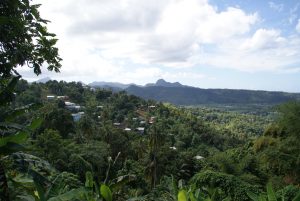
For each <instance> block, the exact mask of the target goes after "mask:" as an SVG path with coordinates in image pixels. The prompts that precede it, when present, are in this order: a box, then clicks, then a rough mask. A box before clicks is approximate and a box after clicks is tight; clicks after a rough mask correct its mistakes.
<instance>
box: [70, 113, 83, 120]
mask: <svg viewBox="0 0 300 201" xmlns="http://www.w3.org/2000/svg"><path fill="white" fill-rule="evenodd" d="M71 115H72V117H73V121H75V122H77V121H79V120H80V118H81V114H79V113H75V114H71Z"/></svg>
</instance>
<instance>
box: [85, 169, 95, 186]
mask: <svg viewBox="0 0 300 201" xmlns="http://www.w3.org/2000/svg"><path fill="white" fill-rule="evenodd" d="M93 186H94V180H93V174H92V173H91V172H90V171H88V172H86V173H85V187H87V188H93Z"/></svg>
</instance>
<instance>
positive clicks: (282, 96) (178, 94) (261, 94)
mask: <svg viewBox="0 0 300 201" xmlns="http://www.w3.org/2000/svg"><path fill="white" fill-rule="evenodd" d="M126 91H127V92H128V93H129V94H133V95H136V96H139V97H142V98H144V99H153V100H156V101H163V102H170V103H173V104H176V105H199V104H278V103H283V102H286V101H289V100H300V94H296V93H285V92H272V91H254V90H234V89H201V88H195V87H164V86H149V87H138V86H133V85H132V86H130V87H128V88H127V89H126Z"/></svg>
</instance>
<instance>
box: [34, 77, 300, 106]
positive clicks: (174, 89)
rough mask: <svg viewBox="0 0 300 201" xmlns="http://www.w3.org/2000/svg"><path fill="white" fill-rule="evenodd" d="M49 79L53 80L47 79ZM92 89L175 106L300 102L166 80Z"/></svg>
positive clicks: (279, 94)
mask: <svg viewBox="0 0 300 201" xmlns="http://www.w3.org/2000/svg"><path fill="white" fill-rule="evenodd" d="M47 80H50V79H49V78H47ZM37 82H38V81H37ZM89 86H91V87H94V88H105V89H110V90H113V91H126V92H127V93H129V94H132V95H136V96H139V97H141V98H144V99H153V100H156V101H162V102H170V103H173V104H176V105H200V104H279V103H283V102H286V101H291V100H300V93H287V92H277V91H261V90H242V89H241V90H240V89H202V88H196V87H191V86H186V85H182V84H180V83H179V82H174V83H171V82H167V81H165V80H163V79H159V80H157V82H156V83H149V84H146V85H144V86H141V85H136V84H133V83H132V84H123V83H119V82H92V83H90V84H89Z"/></svg>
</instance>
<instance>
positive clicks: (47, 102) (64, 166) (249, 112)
mask: <svg viewBox="0 0 300 201" xmlns="http://www.w3.org/2000/svg"><path fill="white" fill-rule="evenodd" d="M41 16H42V12H41V13H40V12H39V5H38V4H34V3H32V2H31V1H30V0H1V1H0V76H1V78H0V200H1V201H231V200H232V201H251V200H253V201H277V200H278V201H279V200H280V201H299V200H300V144H299V143H300V99H299V97H300V95H299V94H293V93H290V94H289V93H287V94H279V93H278V94H277V93H274V94H275V95H274V94H273V95H274V96H276V98H277V99H276V100H275V99H274V97H273V95H270V93H267V92H262V91H253V92H251V93H250V92H249V94H248V92H247V94H248V95H249V97H248V98H244V95H243V93H244V92H242V93H241V92H239V91H234V90H233V91H230V90H227V91H223V92H220V91H216V92H214V93H215V94H218V95H215V96H216V101H215V102H209V100H208V99H207V100H206V99H205V100H204V99H201V101H202V102H200V103H198V102H195V99H193V100H191V101H190V102H189V99H187V98H186V99H184V103H187V104H181V103H183V102H180V100H181V98H182V97H187V96H188V95H184V96H180V97H178V98H179V99H178V100H179V101H177V102H176V101H175V102H172V101H165V100H161V99H156V98H155V97H156V96H155V95H152V96H151V93H153V94H156V95H158V93H157V91H155V86H151V87H152V88H151V90H152V92H151V93H150V95H147V97H146V98H145V97H143V96H142V95H139V94H133V93H131V92H130V91H127V90H126V89H119V90H115V89H113V88H109V87H101V86H91V85H87V84H84V83H83V82H79V81H70V82H68V81H64V80H47V81H45V82H42V81H41V82H31V81H28V80H26V79H25V78H24V77H23V75H22V73H21V70H20V69H25V68H26V69H27V70H29V71H30V72H32V73H34V74H35V75H42V74H43V73H44V72H46V71H53V72H54V73H57V74H59V72H60V71H62V70H63V68H64V66H63V65H62V59H64V58H61V57H60V55H59V48H57V46H56V43H57V38H56V35H55V34H54V33H50V32H49V31H48V30H47V26H48V24H51V23H50V22H48V21H47V20H45V19H43V18H42V17H41ZM132 87H137V86H132ZM177 87H178V86H177ZM179 87H182V86H179ZM170 88H172V89H171V90H174V91H176V90H175V88H173V87H172V86H159V90H160V91H159V93H160V94H164V92H163V91H164V90H165V91H167V90H169V89H170ZM140 90H143V88H141V89H140ZM153 90H154V92H153ZM180 90H181V89H180ZM188 90H189V88H187V89H186V88H183V89H182V91H185V92H184V93H188ZM190 90H191V91H193V92H192V94H193V93H196V92H195V91H194V90H196V89H194V88H193V89H190ZM140 93H141V94H143V93H144V94H145V93H146V89H145V92H140ZM197 93H198V92H197ZM199 93H200V92H199ZM209 93H210V92H207V94H204V95H201V94H200V95H199V94H198V95H197V97H198V98H201V97H204V96H205V97H206V96H207V97H211V96H209ZM222 93H223V94H222ZM240 93H241V94H240ZM176 94H177V95H178V93H176V92H175V95H176ZM175 95H174V96H175ZM235 95H236V96H235ZM170 97H171V95H168V99H171V98H170ZM221 97H223V99H222V100H221ZM226 97H230V98H228V99H226ZM265 97H269V99H270V100H268V101H264V100H266V99H265ZM282 97H283V98H282ZM239 98H240V99H242V101H240V102H239ZM191 99H192V98H191ZM250 99H251V100H252V101H250ZM173 100H175V98H173ZM232 100H235V102H234V101H232ZM255 100H259V101H255ZM189 103H190V104H189Z"/></svg>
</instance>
